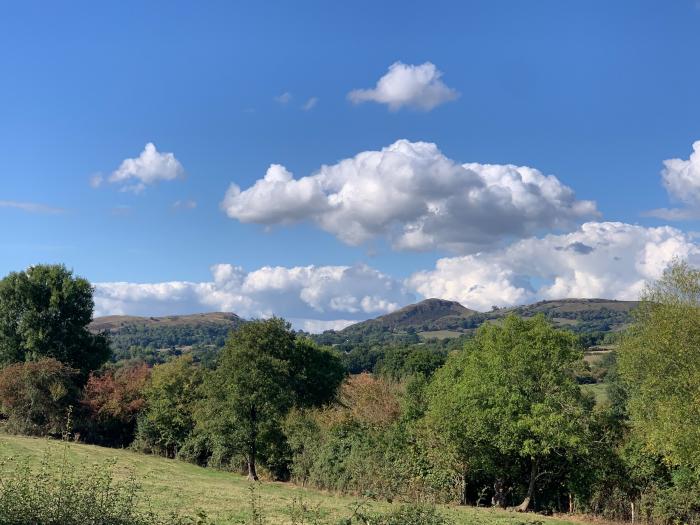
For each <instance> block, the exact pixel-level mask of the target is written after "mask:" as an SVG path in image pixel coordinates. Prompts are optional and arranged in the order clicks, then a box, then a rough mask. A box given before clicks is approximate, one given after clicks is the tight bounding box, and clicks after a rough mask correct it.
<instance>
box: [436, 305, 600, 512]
mask: <svg viewBox="0 0 700 525" xmlns="http://www.w3.org/2000/svg"><path fill="white" fill-rule="evenodd" d="M581 359H582V352H581V351H580V350H579V348H578V345H577V341H576V338H575V336H574V335H573V334H571V333H569V332H564V331H560V330H556V329H554V328H553V327H552V326H551V325H550V324H549V323H548V322H547V321H546V320H545V319H544V317H542V316H538V317H535V318H533V319H520V318H517V317H515V316H510V317H508V318H506V319H505V320H504V322H503V323H502V324H501V325H496V324H488V325H484V326H483V327H482V328H480V329H479V331H478V333H477V335H476V337H475V338H474V339H473V341H471V342H469V343H468V344H467V345H466V347H465V349H464V351H463V352H460V353H458V354H453V355H451V356H450V358H449V359H448V361H447V363H446V365H445V366H444V367H443V368H442V369H440V370H438V371H437V372H436V374H435V378H434V380H433V382H432V383H431V385H430V388H429V407H428V413H427V417H428V420H429V422H430V424H431V426H432V428H433V429H434V430H435V432H436V433H437V434H442V435H443V436H444V438H445V439H444V441H445V442H446V443H448V444H449V446H450V447H452V448H453V449H454V453H455V455H456V457H457V458H458V459H459V460H460V462H461V463H462V465H463V468H464V470H465V477H470V476H472V475H473V474H474V473H475V472H481V473H482V475H483V473H490V475H491V476H492V479H493V480H495V484H496V485H499V487H500V486H502V485H504V484H505V483H507V482H508V478H509V477H511V476H513V475H515V474H514V473H513V469H514V465H515V464H516V463H517V462H519V461H520V462H522V463H524V465H525V469H526V471H529V480H528V481H527V482H526V483H521V486H523V487H527V488H526V489H525V488H523V492H524V499H523V502H522V504H521V505H520V509H521V510H526V509H527V507H528V506H529V504H530V502H531V500H532V497H533V495H534V490H535V483H536V480H537V479H538V475H539V473H540V472H541V471H542V470H543V468H544V467H546V466H547V462H548V460H549V459H550V458H551V457H552V456H554V455H555V454H556V455H562V456H566V455H570V454H573V453H575V452H576V451H577V450H580V449H581V448H582V447H584V446H585V442H586V438H585V436H586V420H587V417H586V416H587V413H588V412H589V410H590V409H591V408H592V403H591V401H590V400H588V399H586V398H585V397H584V395H583V394H582V392H581V389H580V388H579V385H577V384H576V381H575V379H574V374H573V369H574V368H575V367H576V366H577V365H578V364H579V363H580V362H581ZM516 481H517V480H516ZM502 488H503V489H504V492H505V486H503V487H502ZM498 490H500V488H499V489H498ZM498 490H497V494H496V497H495V502H496V503H501V504H502V503H504V502H503V501H499V494H498Z"/></svg>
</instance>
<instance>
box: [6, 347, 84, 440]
mask: <svg viewBox="0 0 700 525" xmlns="http://www.w3.org/2000/svg"><path fill="white" fill-rule="evenodd" d="M77 375H78V370H75V369H73V368H70V367H69V366H66V365H64V364H63V363H60V362H59V361H56V360H55V359H53V358H49V359H42V360H40V361H36V362H28V363H15V364H12V365H9V366H7V367H5V368H3V369H2V370H0V412H1V413H2V414H4V415H5V417H6V418H7V422H6V424H5V427H6V429H7V430H8V431H10V432H16V433H20V434H29V435H34V436H45V435H60V433H61V429H62V428H63V421H64V420H65V417H66V413H67V411H68V408H69V407H70V406H72V405H73V404H75V402H76V399H77V396H78V389H77V386H76V385H75V383H74V380H75V378H76V376H77Z"/></svg>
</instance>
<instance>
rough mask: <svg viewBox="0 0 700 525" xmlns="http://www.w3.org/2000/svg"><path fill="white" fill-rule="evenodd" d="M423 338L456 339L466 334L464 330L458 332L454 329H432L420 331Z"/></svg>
mask: <svg viewBox="0 0 700 525" xmlns="http://www.w3.org/2000/svg"><path fill="white" fill-rule="evenodd" d="M418 335H419V336H420V338H421V339H423V340H425V339H454V338H455V337H459V336H461V335H464V332H456V331H454V330H431V331H429V332H418Z"/></svg>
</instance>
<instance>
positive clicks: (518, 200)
mask: <svg viewBox="0 0 700 525" xmlns="http://www.w3.org/2000/svg"><path fill="white" fill-rule="evenodd" d="M222 209H223V210H224V211H225V212H226V213H227V215H228V216H229V217H231V218H234V219H237V220H239V221H241V222H246V223H257V224H263V225H274V224H289V223H294V222H299V221H304V220H309V221H311V222H313V223H315V224H316V225H317V226H319V227H320V228H322V229H323V230H325V231H327V232H329V233H331V234H333V235H335V236H337V237H338V238H339V239H340V240H342V241H343V242H345V243H347V244H351V245H359V244H362V243H364V242H366V241H368V240H370V239H373V238H376V237H386V238H387V239H389V241H390V242H391V243H392V245H393V247H394V248H396V249H401V250H429V249H434V248H443V249H449V250H451V251H455V252H461V253H469V252H474V251H479V250H481V249H484V248H488V247H491V246H493V245H495V244H496V243H499V242H501V241H503V240H506V239H512V238H522V237H527V236H531V235H534V234H537V233H539V232H541V231H544V230H549V229H552V228H554V229H567V228H571V227H573V226H574V225H576V224H578V223H580V222H582V221H583V220H587V219H591V218H595V217H597V216H598V215H599V214H598V211H597V209H596V205H595V203H594V202H592V201H586V200H577V199H576V196H575V194H574V192H573V191H572V190H571V189H570V188H569V187H567V186H565V185H564V184H562V183H561V182H560V181H559V180H558V179H557V178H556V177H554V176H553V175H544V174H543V173H541V172H540V171H538V170H537V169H534V168H529V167H526V166H514V165H490V164H477V163H470V164H458V163H456V162H455V161H453V160H451V159H449V158H447V157H446V156H445V155H443V154H442V152H441V151H440V150H439V149H438V147H437V146H436V145H435V144H432V143H427V142H409V141H407V140H399V141H397V142H395V143H394V144H392V145H390V146H388V147H385V148H383V149H382V150H380V151H365V152H362V153H359V154H357V155H355V156H354V157H351V158H348V159H344V160H341V161H340V162H338V163H336V164H333V165H324V166H321V168H320V169H319V170H318V171H317V172H315V173H313V174H312V175H309V176H306V177H301V178H299V179H295V178H294V176H293V174H292V173H291V172H289V171H288V170H287V169H286V168H285V167H284V166H281V165H279V164H273V165H271V166H270V168H269V169H268V170H267V173H266V174H265V176H264V177H263V178H262V179H259V180H258V181H256V182H255V184H253V186H251V187H249V188H247V189H245V190H242V189H241V188H240V187H239V186H238V185H236V184H232V185H231V186H230V188H229V190H228V192H227V193H226V195H225V198H224V200H223V202H222Z"/></svg>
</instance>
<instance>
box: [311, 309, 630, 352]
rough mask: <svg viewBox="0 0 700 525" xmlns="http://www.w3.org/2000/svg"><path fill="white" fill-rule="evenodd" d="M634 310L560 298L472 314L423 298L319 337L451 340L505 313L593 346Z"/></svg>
mask: <svg viewBox="0 0 700 525" xmlns="http://www.w3.org/2000/svg"><path fill="white" fill-rule="evenodd" d="M636 306H637V302H636V301H614V300H609V299H561V300H556V301H540V302H538V303H534V304H530V305H523V306H517V307H513V308H500V309H498V308H495V309H494V310H492V311H490V312H476V311H474V310H469V309H468V308H465V307H464V306H462V305H461V304H459V303H457V302H454V301H444V300H441V299H426V300H425V301H421V302H419V303H416V304H413V305H409V306H406V307H404V308H402V309H400V310H397V311H396V312H392V313H390V314H387V315H383V316H380V317H377V318H375V319H369V320H367V321H363V322H360V323H356V324H353V325H350V326H348V327H347V328H345V329H343V330H340V331H337V332H334V331H329V332H326V333H325V334H323V335H322V336H319V339H321V340H322V341H323V342H326V343H330V344H340V343H345V342H359V340H360V339H362V338H364V337H367V336H370V335H376V334H392V335H393V336H396V338H398V339H402V338H404V339H405V338H406V337H405V336H407V335H408V336H411V335H413V334H420V336H421V338H423V339H426V338H430V337H437V338H443V337H455V336H458V335H460V334H468V333H471V332H472V331H473V330H474V329H476V328H478V327H479V326H480V325H481V324H483V323H485V322H497V321H499V320H500V319H503V318H504V317H506V316H507V315H509V314H515V315H518V316H521V317H532V316H534V315H537V314H543V315H544V316H545V317H547V318H548V319H549V320H551V321H552V322H553V323H554V324H555V325H556V326H558V327H560V328H566V329H568V330H572V331H573V332H576V333H579V334H587V335H590V336H592V339H596V340H595V341H592V342H593V343H595V342H600V341H599V340H601V339H603V336H604V334H605V333H612V332H616V331H619V330H621V329H622V328H624V327H625V326H626V325H627V324H629V323H630V322H631V312H632V310H633V309H634V308H636ZM409 339H410V337H409Z"/></svg>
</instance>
